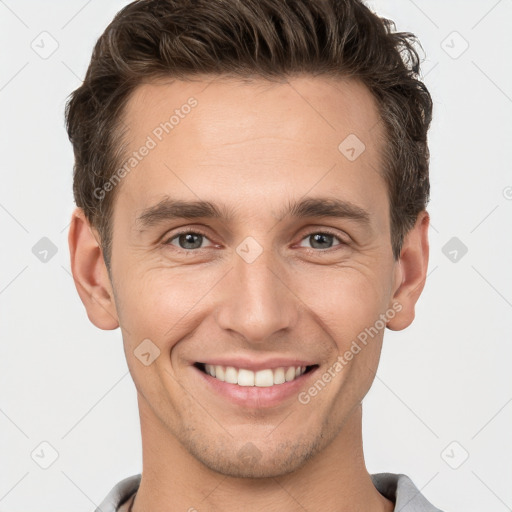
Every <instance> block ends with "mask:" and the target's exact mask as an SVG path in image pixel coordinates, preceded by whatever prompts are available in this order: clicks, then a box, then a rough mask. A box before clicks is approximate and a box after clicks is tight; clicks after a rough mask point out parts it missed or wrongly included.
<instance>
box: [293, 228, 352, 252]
mask: <svg viewBox="0 0 512 512" xmlns="http://www.w3.org/2000/svg"><path fill="white" fill-rule="evenodd" d="M332 239H336V240H338V241H339V244H337V245H341V244H343V243H344V242H343V240H341V238H339V237H337V236H336V235H332V234H330V233H323V232H321V231H318V232H314V233H310V234H309V235H306V236H305V237H304V238H303V239H302V240H310V243H311V246H312V248H313V249H329V248H330V247H332V245H333V244H332ZM326 245H327V247H326Z"/></svg>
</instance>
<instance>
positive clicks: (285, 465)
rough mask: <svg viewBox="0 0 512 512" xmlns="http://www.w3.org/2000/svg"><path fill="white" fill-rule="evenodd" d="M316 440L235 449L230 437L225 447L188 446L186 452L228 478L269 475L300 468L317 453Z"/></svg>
mask: <svg viewBox="0 0 512 512" xmlns="http://www.w3.org/2000/svg"><path fill="white" fill-rule="evenodd" d="M318 441H319V440H314V441H312V442H304V441H301V442H293V441H287V442H286V443H281V444H277V445H276V444H274V445H272V444H271V443H269V442H268V441H267V442H258V443H256V442H255V443H253V442H251V441H248V442H246V443H242V444H241V446H240V448H238V450H236V449H235V445H237V443H235V442H234V441H233V440H231V442H230V443H229V446H221V445H217V446H212V444H213V443H212V444H210V445H209V446H205V445H204V444H203V443H201V444H200V445H199V446H198V445H196V444H194V445H190V444H189V446H188V450H189V452H190V453H191V454H192V455H193V456H194V457H195V458H196V459H197V460H198V461H199V462H201V463H202V464H204V465H205V466H206V467H207V468H208V469H210V470H212V471H215V472H216V473H219V474H221V475H225V476H229V477H232V478H273V477H278V476H283V475H287V474H290V473H293V472H294V471H297V470H298V469H300V468H301V467H302V466H304V464H306V462H307V461H308V460H309V459H311V458H312V457H313V456H314V455H315V454H316V453H318V452H319V451H320V449H321V447H320V446H319V444H318Z"/></svg>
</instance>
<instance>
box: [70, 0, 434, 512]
mask: <svg viewBox="0 0 512 512" xmlns="http://www.w3.org/2000/svg"><path fill="white" fill-rule="evenodd" d="M413 39H414V38H413V36H412V35H411V34H404V33H396V32H393V31H392V23H391V22H389V21H387V20H383V19H380V18H379V17H377V16H376V15H375V14H373V13H372V12H371V11H370V10H369V9H368V8H367V7H365V6H364V5H363V4H362V3H360V2H359V1H356V0H343V1H342V0H322V1H320V0H296V1H283V0H244V1H243V2H241V1H239V0H200V1H196V2H193V3H192V2H190V1H189V0H163V1H162V0H160V1H158V0H146V1H137V2H133V3H131V4H129V5H128V6H126V7H125V8H124V9H122V10H121V11H120V12H119V13H118V15H117V16H116V17H115V19H114V20H113V21H112V23H111V24H110V25H109V26H108V27H107V29H106V30H105V32H104V34H103V35H102V36H101V37H100V39H99V40H98V42H97V44H96V47H95V49H94V52H93V56H92V60H91V63H90V66H89V69H88V71H87V75H86V78H85V80H84V83H83V84H82V86H81V87H80V88H79V89H77V90H76V91H74V93H73V94H72V97H71V99H70V101H69V103H68V105H67V110H66V115H67V128H68V133H69V136H70V140H71V141H72V143H73V147H74V151H75V174H74V194H75V199H76V203H77V206H78V208H77V209H76V210H75V211H74V213H73V216H72V222H71V227H70V232H69V245H70V252H71V266H72V272H73V277H74V280H75V283H76V286H77V290H78V293H79V294H80V297H81V299H82V301H83V303H84V305H85V307H86V310H87V314H88V316H89V319H90V320H91V322H93V323H94V324H95V325H96V326H97V327H99V328H100V329H115V328H117V327H120V328H121V332H122V336H123V343H124V349H125V354H126V358H127V363H128V366H129V369H130V373H131V375H132V377H133V379H134V382H135V385H136V388H137V398H138V405H139V412H140V421H141V433H142V446H143V468H142V474H141V475H135V476H133V477H130V478H128V479H126V480H124V481H122V482H120V483H119V484H118V485H116V486H115V487H114V488H113V489H112V491H111V492H110V493H109V495H108V496H107V497H106V498H105V500H104V501H103V503H102V504H101V505H100V506H99V508H98V510H101V511H103V512H107V511H114V510H116V511H122V512H126V511H129V510H130V511H133V512H144V511H169V512H174V511H187V510H188V511H189V512H192V511H201V512H202V511H214V510H215V511H234V510H241V509H243V510H245V511H260V510H269V511H270V510H280V511H297V510H308V511H320V510H322V511H324V510H325V511H327V510H328V511H336V512H347V511H351V512H354V511H369V510H371V511H373V512H377V511H382V512H384V511H386V512H389V511H392V510H396V511H399V510H400V511H402V512H411V511H436V510H438V509H436V508H435V507H433V506H432V505H431V504H430V503H429V502H428V501H427V499H426V498H425V497H424V496H422V495H421V493H420V492H419V491H418V489H417V488H416V487H415V485H414V484H413V482H412V481H411V480H410V479H409V478H408V477H407V476H406V475H398V474H390V473H381V474H376V475H370V474H369V473H368V471H367V470H366V467H365V462H364V456H363V449H362V436H361V430H362V426H361V422H362V406H361V402H362V399H363V397H364V396H365V395H366V393H367V392H368V390H369V388H370V386H371V384H372V382H373V379H374V377H375V372H376V370H377V367H378V361H379V356H380V351H381V346H382V340H383V332H384V329H385V328H386V327H387V328H389V329H392V330H401V329H404V328H406V327H407V326H408V325H410V324H411V322H412V321H413V318H414V307H415V303H416V301H417V300H418V298H419V296H420V294H421V291H422V289H423V286H424V283H425V278H426V271H427V264H428V224H429V216H428V213H427V211H426V210H425V206H426V204H427V201H428V195H429V180H428V159H429V154H428V147H427V139H426V136H427V130H428V127H429V124H430V121H431V112H432V103H431V98H430V95H429V93H428V91H427V89H426V88H425V86H424V85H423V84H422V83H421V82H420V81H419V80H418V79H417V75H418V71H419V64H418V55H417V53H416V51H415V49H414V48H413V42H414V40H413ZM401 53H402V56H401Z"/></svg>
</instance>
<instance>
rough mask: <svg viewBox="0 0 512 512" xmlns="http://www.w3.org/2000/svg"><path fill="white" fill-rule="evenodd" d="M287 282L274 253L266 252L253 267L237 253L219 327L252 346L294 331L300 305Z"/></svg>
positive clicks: (225, 289) (222, 300) (222, 299)
mask: <svg viewBox="0 0 512 512" xmlns="http://www.w3.org/2000/svg"><path fill="white" fill-rule="evenodd" d="M287 281H289V280H288V279H287V277H286V272H285V271H284V270H283V268H282V266H281V265H280V263H279V262H278V261H277V258H275V257H274V256H273V255H272V251H270V250H264V251H263V252H262V253H261V254H260V255H259V256H258V257H257V258H256V260H254V261H252V262H251V263H249V262H247V261H245V260H244V259H243V258H242V257H240V256H239V255H238V254H237V253H235V254H234V257H233V268H232V269H231V271H230V272H228V274H227V275H226V276H225V282H224V284H223V287H222V290H223V291H222V293H221V297H220V301H219V305H218V307H217V309H216V320H217V323H218V325H219V326H220V327H221V328H222V329H225V330H228V331H233V332H236V333H238V334H240V335H241V336H243V337H244V339H245V340H246V341H247V342H249V343H258V342H264V341H266V340H269V338H271V337H273V336H276V334H277V333H279V331H283V330H285V329H291V328H293V327H294V325H295V324H296V322H297V319H298V314H299V312H298V309H299V307H300V303H301V301H300V299H299V298H298V297H297V296H296V295H295V294H294V293H293V291H292V289H291V285H290V283H289V282H287Z"/></svg>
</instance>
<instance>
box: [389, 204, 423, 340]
mask: <svg viewBox="0 0 512 512" xmlns="http://www.w3.org/2000/svg"><path fill="white" fill-rule="evenodd" d="M429 223H430V217H429V214H428V212H427V211H426V210H423V211H422V212H420V213H419V214H418V217H417V219H416V223H415V225H414V227H413V228H412V229H411V230H410V231H409V232H408V233H407V235H406V236H405V238H404V243H403V245H402V251H401V253H400V259H399V261H398V262H396V264H395V284H394V290H395V292H394V295H393V298H392V299H391V302H390V304H389V306H390V307H392V305H393V304H395V306H394V307H393V309H394V310H395V311H398V313H397V314H396V315H395V316H394V317H393V318H392V319H390V320H389V321H388V323H387V327H388V329H391V330H392V331H401V330H402V329H405V328H406V327H408V326H409V325H411V323H412V321H413V320H414V306H415V305H416V302H417V300H418V299H419V297H420V295H421V292H422V291H423V287H424V286H425V280H426V278H427V267H428V255H429V246H428V227H429ZM399 305H400V306H399ZM400 307H401V309H399V308H400Z"/></svg>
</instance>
